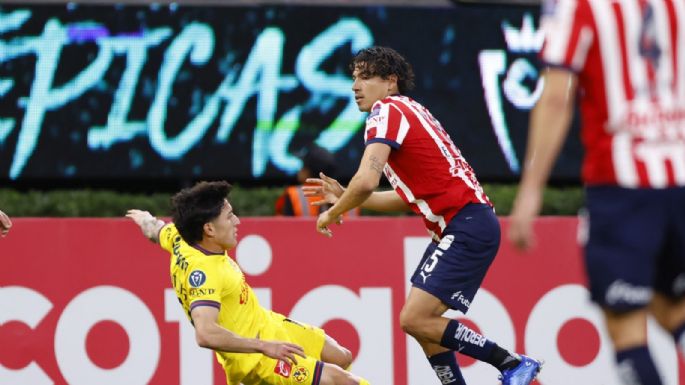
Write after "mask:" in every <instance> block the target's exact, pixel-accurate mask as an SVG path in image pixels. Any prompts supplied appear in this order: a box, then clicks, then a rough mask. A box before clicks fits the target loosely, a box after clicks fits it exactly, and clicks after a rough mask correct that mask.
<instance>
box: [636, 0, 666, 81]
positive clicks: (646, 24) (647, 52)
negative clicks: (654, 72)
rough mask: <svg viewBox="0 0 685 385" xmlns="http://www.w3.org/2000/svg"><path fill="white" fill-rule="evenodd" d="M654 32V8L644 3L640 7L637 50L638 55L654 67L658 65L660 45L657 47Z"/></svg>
mask: <svg viewBox="0 0 685 385" xmlns="http://www.w3.org/2000/svg"><path fill="white" fill-rule="evenodd" d="M656 34H657V30H656V21H655V20H654V9H653V8H652V6H651V5H650V4H645V6H644V7H642V26H641V27H640V41H639V52H640V56H642V58H643V59H644V60H646V61H647V62H648V63H649V64H650V65H652V66H653V68H654V69H656V68H658V67H659V58H660V57H661V47H659V42H658V41H657V36H656Z"/></svg>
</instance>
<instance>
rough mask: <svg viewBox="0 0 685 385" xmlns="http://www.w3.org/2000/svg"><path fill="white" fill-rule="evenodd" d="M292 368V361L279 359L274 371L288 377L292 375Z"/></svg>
mask: <svg viewBox="0 0 685 385" xmlns="http://www.w3.org/2000/svg"><path fill="white" fill-rule="evenodd" d="M291 369H292V366H291V365H290V363H288V362H285V361H280V360H279V361H278V362H277V363H276V367H275V368H274V373H276V374H278V375H279V376H281V377H285V378H288V377H290V372H291Z"/></svg>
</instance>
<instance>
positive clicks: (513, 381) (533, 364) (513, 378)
mask: <svg viewBox="0 0 685 385" xmlns="http://www.w3.org/2000/svg"><path fill="white" fill-rule="evenodd" d="M541 368H542V363H541V362H540V361H538V360H536V359H533V358H530V357H528V356H524V355H521V363H519V364H518V365H517V366H516V367H514V368H512V369H507V370H505V371H503V372H502V374H501V375H500V376H499V379H500V380H501V381H502V385H528V384H530V383H531V382H533V380H534V379H535V377H537V375H538V373H540V369H541Z"/></svg>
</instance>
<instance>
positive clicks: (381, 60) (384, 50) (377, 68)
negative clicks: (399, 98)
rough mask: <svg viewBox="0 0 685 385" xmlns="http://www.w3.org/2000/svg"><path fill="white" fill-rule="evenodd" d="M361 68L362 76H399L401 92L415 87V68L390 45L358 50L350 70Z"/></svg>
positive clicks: (398, 86) (360, 73) (398, 81)
mask: <svg viewBox="0 0 685 385" xmlns="http://www.w3.org/2000/svg"><path fill="white" fill-rule="evenodd" d="M355 69H356V70H359V76H361V77H364V78H366V77H374V76H380V77H381V78H382V79H387V78H388V77H389V76H390V75H395V76H397V88H399V91H400V93H401V94H404V93H405V92H407V91H411V90H412V89H413V88H414V70H413V69H412V68H411V64H409V62H408V61H407V60H406V59H405V58H404V57H402V55H400V54H399V53H397V51H395V50H394V49H392V48H388V47H370V48H364V49H363V50H361V51H359V52H357V54H356V55H355V56H354V57H353V58H352V62H351V63H350V71H352V72H354V70H355Z"/></svg>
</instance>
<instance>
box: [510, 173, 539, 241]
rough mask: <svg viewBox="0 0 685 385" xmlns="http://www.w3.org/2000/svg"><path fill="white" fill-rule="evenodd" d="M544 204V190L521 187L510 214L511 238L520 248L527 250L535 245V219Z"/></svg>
mask: <svg viewBox="0 0 685 385" xmlns="http://www.w3.org/2000/svg"><path fill="white" fill-rule="evenodd" d="M541 206H542V191H541V189H539V188H525V187H523V186H522V187H521V188H520V189H519V192H518V194H517V195H516V199H515V200H514V208H513V210H512V211H511V215H510V216H509V240H510V241H511V242H512V243H513V244H514V246H515V247H516V248H517V249H519V250H527V249H530V248H531V247H533V246H534V245H535V233H534V231H533V221H534V220H535V217H536V216H537V215H538V213H539V212H540V208H541Z"/></svg>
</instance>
